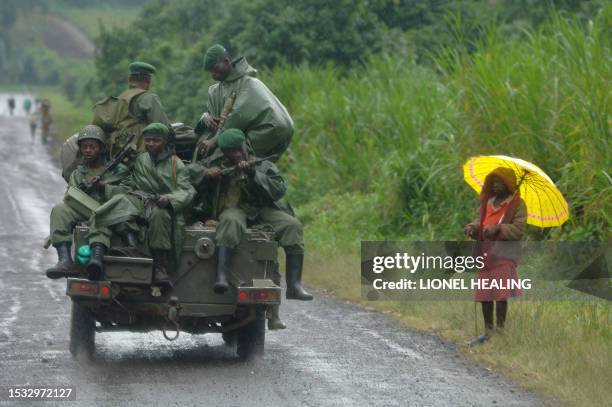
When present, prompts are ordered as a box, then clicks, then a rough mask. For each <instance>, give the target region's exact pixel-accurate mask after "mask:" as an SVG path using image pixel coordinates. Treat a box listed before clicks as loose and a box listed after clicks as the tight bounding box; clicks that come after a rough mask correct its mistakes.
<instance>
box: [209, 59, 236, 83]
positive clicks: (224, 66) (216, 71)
mask: <svg viewBox="0 0 612 407" xmlns="http://www.w3.org/2000/svg"><path fill="white" fill-rule="evenodd" d="M230 72H232V64H231V62H230V60H229V58H228V57H224V58H222V59H220V60H219V61H218V62H217V63H216V64H215V65H213V67H212V69H211V70H210V74H211V76H212V77H213V79H214V80H216V81H223V80H225V78H227V76H228V75H229V74H230Z"/></svg>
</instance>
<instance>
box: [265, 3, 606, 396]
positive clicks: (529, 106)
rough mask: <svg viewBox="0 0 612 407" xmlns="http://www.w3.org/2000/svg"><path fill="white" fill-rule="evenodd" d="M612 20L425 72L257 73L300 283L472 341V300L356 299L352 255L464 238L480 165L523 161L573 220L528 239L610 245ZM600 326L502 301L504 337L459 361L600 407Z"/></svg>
mask: <svg viewBox="0 0 612 407" xmlns="http://www.w3.org/2000/svg"><path fill="white" fill-rule="evenodd" d="M611 17H612V6H608V7H606V8H605V9H603V10H602V12H601V13H600V15H599V16H598V18H597V19H596V20H595V21H593V22H592V23H590V24H588V25H586V26H581V25H579V24H577V23H575V22H573V21H572V20H567V19H564V18H562V17H560V16H554V17H553V18H552V19H551V21H550V22H549V23H548V24H547V25H545V26H543V27H542V28H541V29H540V30H538V31H536V32H525V33H524V35H523V36H521V37H520V38H516V37H515V38H511V39H506V38H504V37H502V36H501V34H499V33H498V32H497V31H496V30H494V29H493V30H490V31H488V32H486V33H484V35H483V36H482V38H483V39H482V40H481V41H480V42H479V43H477V44H463V43H461V42H460V41H458V42H457V44H456V46H455V47H452V48H448V49H446V50H443V52H441V53H440V54H439V55H438V56H437V59H436V67H435V71H434V70H433V69H430V68H426V67H422V66H419V65H416V64H414V63H412V62H410V61H403V60H399V59H397V58H395V57H393V56H383V57H376V58H373V59H372V60H370V62H369V64H368V65H367V67H365V68H363V69H358V70H356V71H353V72H351V73H348V74H346V73H342V72H340V71H337V70H335V69H334V68H333V67H326V68H321V69H313V68H307V67H301V68H288V67H283V68H278V69H276V70H274V71H272V72H269V73H267V76H264V80H265V82H266V83H268V84H269V85H270V86H271V87H272V88H273V90H274V91H275V93H276V94H277V95H278V96H279V98H280V99H281V100H282V101H283V102H285V103H286V104H287V105H288V108H289V110H290V111H291V112H292V114H293V116H294V119H295V122H296V135H295V139H294V141H293V144H292V147H291V150H292V151H291V154H290V155H289V157H287V158H286V159H283V161H281V165H283V166H284V167H285V169H286V174H287V176H288V178H289V184H290V188H291V190H290V197H291V200H292V201H293V202H294V203H295V202H297V203H298V205H297V207H298V208H297V212H298V215H299V216H300V217H301V219H302V220H303V222H304V224H305V230H306V242H307V248H308V250H309V251H308V252H309V256H308V257H307V259H308V264H307V267H306V273H305V279H306V281H307V282H308V283H310V284H313V285H316V286H318V287H323V288H324V289H325V290H327V291H328V292H331V293H333V294H334V295H336V296H338V297H340V298H345V299H350V300H353V301H357V302H361V303H362V304H364V305H366V304H367V306H370V307H374V308H376V309H380V310H384V311H387V312H390V313H392V314H393V315H394V316H396V317H397V318H399V319H400V320H402V321H403V322H405V323H406V324H408V325H410V326H412V327H416V328H419V329H423V330H427V331H433V332H436V333H437V334H439V335H441V336H443V337H446V338H449V339H451V340H455V341H463V340H465V339H468V338H470V337H472V336H474V335H475V334H476V333H477V332H479V333H480V332H482V330H483V327H482V321H481V318H482V317H481V315H480V310H476V312H475V309H474V304H473V303H470V302H460V303H458V302H377V303H372V302H365V301H362V300H361V298H360V290H359V270H360V264H359V253H358V245H357V243H358V242H359V241H360V240H369V239H406V240H433V239H460V238H462V226H463V224H465V223H466V222H467V221H469V220H471V219H472V218H473V217H474V215H475V213H476V208H477V197H476V195H475V194H474V193H473V191H471V190H470V188H469V187H468V186H467V185H466V184H465V183H464V181H463V175H462V168H461V167H462V164H463V163H464V162H465V161H466V160H467V159H468V157H470V156H472V155H478V154H505V155H511V156H517V157H520V158H523V159H526V160H529V161H533V162H534V163H536V164H537V165H539V166H540V167H542V168H543V169H544V170H545V171H546V172H547V173H548V174H549V175H550V176H551V178H552V179H553V180H555V181H556V182H557V184H558V187H559V188H560V190H561V191H562V192H563V194H564V196H565V197H566V199H567V201H568V203H569V205H570V210H571V216H570V221H569V222H568V223H567V224H566V225H565V226H564V227H563V228H557V229H552V230H547V231H545V232H543V231H541V230H538V229H531V230H530V237H531V238H534V239H537V238H542V237H549V238H555V239H603V240H605V239H609V238H610V236H611V233H610V213H611V209H612V208H611V207H612V178H611V174H610V169H611V168H612V160H611V158H610V124H611V119H610V118H611V117H612V115H611V112H610V95H611V92H610V78H611V69H612V64H610V61H611V60H612V53H611V52H610V46H611V44H612V41H611V40H612V36H611V35H610V34H611V32H610V30H611V28H610V27H612V24H611V23H612V21H611ZM467 49H469V50H470V52H469V53H468V52H466V51H465V50H467ZM475 322H477V324H478V328H477V329H475V326H474V324H475ZM611 322H612V321H611V320H610V303H609V302H599V303H580V302H541V303H540V302H524V303H522V302H518V303H512V304H511V305H510V313H509V319H508V324H507V328H506V332H505V334H504V335H498V336H496V337H494V338H493V339H492V341H491V342H489V343H487V344H485V345H484V346H482V347H479V348H476V349H472V350H469V351H467V352H469V353H470V354H471V355H472V357H474V358H475V359H476V360H478V361H481V362H483V363H486V364H489V365H493V366H496V367H499V368H501V369H502V370H503V371H504V372H505V373H506V374H508V375H509V376H511V377H512V378H513V379H515V380H517V381H518V382H519V383H521V384H522V385H524V386H527V387H530V388H533V389H536V390H538V391H540V392H542V393H543V394H544V395H546V397H547V398H548V399H550V403H551V404H553V405H557V404H566V405H585V406H591V405H606V403H608V402H609V400H610V398H611V397H612V394H611V393H610V386H609V383H608V382H609V377H610V374H611V373H612V371H611V366H612V363H611V362H612V358H611V356H612V355H611V352H610V349H611V346H612V329H611Z"/></svg>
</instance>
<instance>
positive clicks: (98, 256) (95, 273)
mask: <svg viewBox="0 0 612 407" xmlns="http://www.w3.org/2000/svg"><path fill="white" fill-rule="evenodd" d="M104 253H106V246H104V245H103V244H102V243H92V244H91V258H90V259H89V264H88V265H87V273H89V279H90V280H100V279H102V276H103V275H104Z"/></svg>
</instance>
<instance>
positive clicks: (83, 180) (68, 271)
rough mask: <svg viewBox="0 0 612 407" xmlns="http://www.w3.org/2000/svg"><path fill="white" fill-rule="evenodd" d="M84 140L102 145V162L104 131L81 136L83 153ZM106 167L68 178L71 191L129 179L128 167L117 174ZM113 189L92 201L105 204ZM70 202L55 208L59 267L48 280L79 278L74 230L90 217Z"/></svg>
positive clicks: (94, 194)
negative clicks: (99, 179) (94, 182)
mask: <svg viewBox="0 0 612 407" xmlns="http://www.w3.org/2000/svg"><path fill="white" fill-rule="evenodd" d="M84 140H96V141H98V142H99V143H100V150H99V155H98V156H97V157H95V159H96V161H98V160H101V157H102V154H104V148H103V146H105V145H106V140H107V137H106V134H104V131H103V130H102V129H101V128H100V127H98V126H94V125H88V126H85V127H84V128H83V129H81V131H80V132H79V135H78V138H77V143H78V145H79V149H80V148H81V142H82V141H84ZM104 170H105V168H104V166H100V167H98V168H91V167H89V166H87V165H85V164H82V165H79V166H78V167H77V168H76V169H75V170H74V171H72V173H71V174H70V177H69V178H68V188H71V187H72V188H79V186H80V185H81V184H87V183H90V182H91V181H92V179H93V178H94V177H102V180H103V181H105V183H106V182H109V181H110V180H111V178H112V179H113V181H118V180H119V179H120V178H121V177H122V176H124V175H126V174H125V173H126V171H125V168H124V167H117V168H116V169H115V170H114V171H113V172H108V173H105V174H103V173H104ZM113 188H114V187H113V186H111V185H106V186H105V188H104V190H103V192H102V191H100V190H98V189H93V190H92V191H88V194H89V197H90V198H92V199H93V200H95V201H97V202H98V203H103V202H104V201H106V200H107V199H108V198H109V197H110V196H111V194H112V191H113ZM69 202H70V201H68V200H65V202H64V203H60V204H58V205H55V206H54V207H53V209H52V210H51V226H50V229H51V236H50V240H51V243H52V244H53V246H54V247H55V248H56V250H57V255H58V262H57V264H56V265H55V266H53V267H51V268H49V269H47V271H46V274H47V277H49V278H52V279H56V278H61V277H70V276H74V275H77V274H78V273H77V274H75V273H76V272H75V270H74V269H73V267H72V266H73V261H72V257H71V255H70V246H71V244H72V230H73V229H74V227H75V226H76V224H77V223H79V222H84V221H86V220H88V216H87V214H86V213H84V212H83V211H82V210H79V208H77V207H73V206H71V205H73V204H70V203H69Z"/></svg>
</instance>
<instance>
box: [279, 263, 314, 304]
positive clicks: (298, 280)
mask: <svg viewBox="0 0 612 407" xmlns="http://www.w3.org/2000/svg"><path fill="white" fill-rule="evenodd" d="M285 257H286V258H287V262H286V263H285V265H286V271H285V279H286V280H287V295H286V296H287V299H288V300H300V301H310V300H312V294H310V293H308V292H307V291H306V290H304V287H302V267H303V265H304V254H303V253H300V254H286V256H285Z"/></svg>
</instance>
